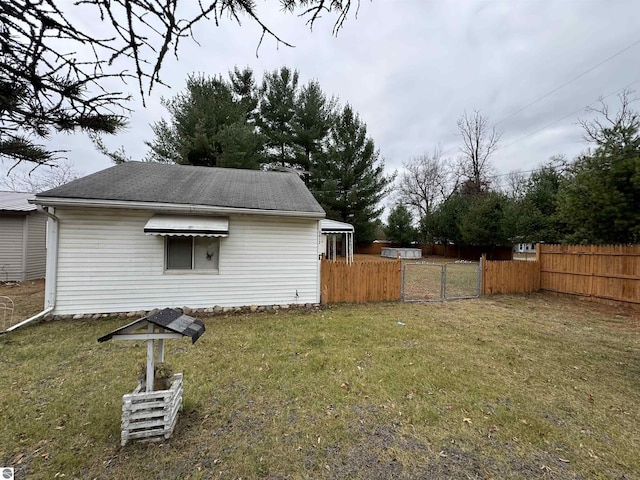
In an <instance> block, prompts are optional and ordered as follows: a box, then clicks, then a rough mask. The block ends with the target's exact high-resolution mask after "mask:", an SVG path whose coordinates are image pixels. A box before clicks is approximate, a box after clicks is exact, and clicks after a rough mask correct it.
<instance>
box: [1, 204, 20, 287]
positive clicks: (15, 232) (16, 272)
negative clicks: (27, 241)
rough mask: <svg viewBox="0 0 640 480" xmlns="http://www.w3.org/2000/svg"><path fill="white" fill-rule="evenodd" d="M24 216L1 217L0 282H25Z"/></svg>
mask: <svg viewBox="0 0 640 480" xmlns="http://www.w3.org/2000/svg"><path fill="white" fill-rule="evenodd" d="M23 244H24V216H23V215H16V216H13V215H11V216H2V217H0V282H5V281H9V282H21V281H22V280H24V261H23V256H22V252H23Z"/></svg>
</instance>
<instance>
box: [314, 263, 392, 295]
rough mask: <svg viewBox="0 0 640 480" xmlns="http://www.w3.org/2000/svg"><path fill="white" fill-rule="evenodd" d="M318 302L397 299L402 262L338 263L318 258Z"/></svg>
mask: <svg viewBox="0 0 640 480" xmlns="http://www.w3.org/2000/svg"><path fill="white" fill-rule="evenodd" d="M320 275H321V276H320V285H321V286H320V289H321V290H320V301H321V302H322V303H335V302H357V303H363V302H381V301H394V300H400V293H401V286H402V264H401V262H400V260H396V261H395V262H354V263H352V264H349V265H347V264H346V263H342V262H331V261H329V260H322V262H321V271H320Z"/></svg>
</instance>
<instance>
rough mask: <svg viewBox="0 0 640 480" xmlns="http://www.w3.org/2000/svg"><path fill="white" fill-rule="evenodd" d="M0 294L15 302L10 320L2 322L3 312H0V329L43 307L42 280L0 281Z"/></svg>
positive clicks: (31, 314) (25, 317)
mask: <svg viewBox="0 0 640 480" xmlns="http://www.w3.org/2000/svg"><path fill="white" fill-rule="evenodd" d="M0 295H1V296H7V297H9V298H11V299H12V300H13V302H14V304H15V311H14V312H13V319H12V321H10V322H9V321H7V322H6V323H3V319H4V317H3V313H2V312H0V331H2V330H5V329H7V328H9V327H10V326H11V325H15V324H16V323H19V322H21V321H22V320H25V319H27V318H29V317H31V316H33V315H35V314H36V313H39V312H41V311H42V310H43V309H44V280H33V281H29V282H22V283H14V282H11V283H0Z"/></svg>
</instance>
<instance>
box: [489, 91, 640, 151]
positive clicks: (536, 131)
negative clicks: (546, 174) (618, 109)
mask: <svg viewBox="0 0 640 480" xmlns="http://www.w3.org/2000/svg"><path fill="white" fill-rule="evenodd" d="M638 82H640V78H638V79H637V80H634V81H633V82H631V83H629V84H628V85H626V86H624V87H622V88H621V89H619V90H616V91H615V92H611V93H609V94H608V95H605V96H604V97H600V100H604V99H605V98H609V97H610V96H612V95H615V94H617V93H621V92H623V91H624V90H626V89H627V88H629V87H630V86H631V85H633V84H635V83H638ZM594 103H596V102H591V103H589V104H587V105H585V106H583V107H581V108H579V109H578V110H576V111H574V112H571V113H569V114H567V115H565V116H563V117H560V118H558V119H557V120H554V121H553V122H551V123H548V124H547V125H545V126H544V127H541V128H539V129H537V130H534V131H533V132H529V133H527V134H526V135H524V136H523V137H520V138H518V139H517V140H514V141H513V142H511V143H508V144H507V145H505V146H504V147H501V148H500V150H502V149H505V148H509V147H510V146H512V145H514V144H516V143H518V142H521V141H522V140H525V139H527V138H529V137H531V136H533V135H535V134H536V133H540V132H541V131H543V130H546V129H547V128H549V127H551V126H553V125H555V124H556V123H558V122H561V121H562V120H564V119H566V118H569V117H572V116H574V115H577V114H579V113H580V112H582V111H584V110H585V109H587V108H589V107H590V106H591V105H593V104H594Z"/></svg>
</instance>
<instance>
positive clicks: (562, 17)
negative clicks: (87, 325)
mask: <svg viewBox="0 0 640 480" xmlns="http://www.w3.org/2000/svg"><path fill="white" fill-rule="evenodd" d="M271 5H272V4H271V3H269V4H268V5H267V4H259V7H260V12H261V15H262V18H263V19H264V20H265V22H266V23H267V24H268V25H269V26H270V27H271V28H273V30H274V31H275V32H277V33H278V34H279V35H280V36H281V37H282V38H283V39H284V40H286V41H290V42H291V43H293V44H295V48H288V47H285V46H282V45H280V46H277V45H276V42H274V41H273V39H270V38H265V41H264V42H263V44H262V46H261V47H260V50H259V56H258V57H257V58H256V47H257V45H258V41H259V38H260V30H259V28H258V27H257V26H256V25H255V24H253V23H252V22H251V21H250V20H249V19H244V20H243V24H242V26H237V25H235V24H233V23H232V22H231V21H229V20H228V19H226V18H223V19H222V20H221V23H220V26H219V27H215V25H214V24H213V23H212V22H209V23H206V24H205V23H201V24H199V25H198V26H197V27H196V29H195V31H194V34H195V37H196V39H197V40H198V42H199V43H200V46H198V45H197V44H195V43H193V42H191V41H190V40H188V39H186V40H183V43H182V46H181V50H180V58H179V60H176V59H174V58H173V57H168V58H167V61H166V63H165V65H164V69H163V71H162V77H163V79H164V80H165V82H166V83H168V84H169V85H171V87H172V88H171V89H167V88H164V87H161V86H157V87H156V88H155V90H154V91H153V92H152V94H151V95H150V96H149V97H148V98H147V107H146V108H143V107H142V104H141V102H140V100H139V99H138V98H137V97H136V100H135V101H134V102H133V103H132V104H131V108H132V109H133V113H132V115H131V121H130V127H129V129H128V130H127V131H126V132H124V133H122V134H121V135H119V136H117V137H115V138H109V139H107V143H108V145H109V146H111V147H113V148H117V147H119V146H120V145H123V146H124V147H125V149H126V150H127V152H128V153H129V154H130V155H131V156H132V157H133V158H136V159H139V158H142V157H143V156H144V154H145V153H146V147H145V146H144V144H143V140H147V139H150V138H151V135H152V133H151V129H150V127H149V124H150V123H152V122H153V121H156V120H158V119H159V118H160V117H161V116H162V115H165V111H164V109H163V108H162V107H161V105H160V97H161V96H165V97H169V96H171V95H173V94H175V93H177V92H179V91H180V90H181V89H182V88H183V87H184V84H185V80H186V77H187V76H188V74H190V73H192V72H203V73H205V74H209V75H216V74H222V75H226V72H227V71H228V70H229V69H231V68H233V66H234V65H238V66H241V67H243V66H247V65H248V66H250V67H251V68H252V69H253V70H254V72H255V73H256V75H257V77H258V78H260V77H261V76H262V73H263V71H265V70H273V69H276V68H278V67H280V66H283V65H287V66H289V67H291V68H295V69H298V70H299V71H300V76H301V81H302V82H303V83H304V82H306V81H308V80H310V79H312V78H315V79H317V80H318V81H319V82H320V84H321V86H322V87H323V89H324V90H325V92H326V93H327V94H329V95H332V94H333V95H336V96H338V97H339V99H340V101H341V102H343V103H346V102H348V103H350V104H351V105H353V107H354V108H355V110H356V111H357V112H358V113H359V114H360V116H361V118H362V119H363V120H364V121H365V122H366V123H367V126H368V130H369V134H370V136H371V137H372V138H373V139H374V141H375V142H376V145H377V147H378V148H379V149H380V151H381V154H382V156H383V157H384V158H385V159H386V165H387V168H388V169H389V171H392V170H394V169H396V168H399V167H400V166H401V164H402V162H405V161H407V160H408V159H410V158H411V157H413V156H416V155H420V154H422V153H424V152H428V151H431V150H433V148H434V147H435V146H436V145H438V144H441V145H442V147H443V149H445V150H447V149H452V148H453V149H454V151H453V152H452V155H455V154H457V152H456V151H455V147H456V145H457V141H458V139H457V135H456V134H457V131H456V120H457V118H458V117H459V116H460V115H461V114H462V113H463V112H464V111H465V110H467V111H471V110H473V109H480V110H481V111H482V113H483V114H485V115H488V116H489V119H490V121H492V122H498V121H499V120H501V119H503V118H505V117H508V116H510V115H511V114H513V113H514V112H516V111H517V110H519V109H521V108H523V107H524V106H526V105H528V104H530V103H531V102H533V101H534V100H536V99H538V98H540V97H541V96H542V95H544V94H545V93H547V92H549V91H550V90H552V89H554V88H556V87H558V86H559V85H562V84H563V83H565V82H567V81H568V80H570V79H572V78H573V77H575V76H577V75H579V74H580V73H582V72H584V71H586V70H587V69H589V68H591V67H593V66H594V65H595V64H597V63H598V62H600V61H602V60H604V59H605V58H607V57H609V56H611V55H613V54H614V53H616V52H618V51H620V50H621V49H623V48H624V47H626V46H628V45H630V44H632V43H633V42H634V41H637V40H638V39H639V38H638V34H637V28H636V24H635V22H631V21H630V19H636V18H638V16H639V15H640V4H639V3H638V2H637V1H636V0H620V1H616V2H610V1H608V0H583V1H580V2H575V1H560V0H557V1H552V0H547V1H542V0H536V1H534V0H530V1H520V2H509V1H504V0H495V1H493V0H491V1H467V0H456V1H454V0H448V1H425V0H403V1H390V0H373V1H372V2H367V1H363V2H361V5H360V11H359V12H358V18H357V19H356V18H354V15H355V11H353V12H352V13H351V14H350V17H349V19H348V20H347V21H346V22H345V24H344V28H343V29H342V30H341V31H340V32H339V34H338V36H337V37H333V36H331V29H332V27H333V18H330V17H327V18H323V19H321V20H320V21H319V22H318V23H317V24H316V25H315V27H314V29H313V31H312V32H311V31H309V29H308V27H306V26H305V25H304V21H303V19H300V18H298V17H296V16H294V15H290V14H283V13H282V12H280V11H279V9H278V8H274V7H272V6H271ZM74 18H78V19H82V21H83V22H85V23H86V24H87V25H89V26H90V27H91V26H92V25H93V24H92V23H91V22H92V20H91V19H87V18H85V17H83V16H78V17H74ZM639 54H640V45H638V46H636V47H634V48H632V49H630V50H628V51H627V52H624V53H623V54H620V55H619V56H618V57H616V58H615V59H613V60H611V61H609V62H607V63H605V64H604V65H602V66H601V67H599V68H597V69H595V70H594V71H592V72H590V73H588V74H586V75H584V76H583V77H582V78H580V79H579V80H576V81H575V82H572V83H571V84H570V85H567V86H566V87H564V88H562V89H560V90H559V91H557V92H555V93H554V94H552V95H550V96H549V97H548V98H545V99H544V100H541V101H539V102H537V103H536V104H535V105H532V106H530V107H528V108H526V109H524V110H523V111H522V112H520V113H518V114H516V115H513V116H512V117H510V118H509V119H508V120H506V121H504V122H502V123H500V124H499V125H498V127H499V128H500V129H501V130H503V132H504V136H503V145H505V146H506V145H507V144H509V143H512V142H516V141H517V143H514V144H513V145H511V146H509V147H508V148H503V149H502V150H500V151H498V152H497V153H496V155H495V157H494V164H495V167H496V169H497V170H498V171H499V172H501V173H504V172H507V171H509V170H513V169H523V170H528V169H531V168H534V167H536V166H538V165H540V164H542V163H544V162H545V161H547V159H548V157H549V156H551V155H553V154H557V153H564V154H566V155H567V156H568V157H569V158H571V157H573V156H574V155H576V154H577V153H579V152H580V151H582V150H584V149H585V147H586V146H585V145H584V144H583V143H582V142H581V132H580V129H579V127H578V126H577V125H576V121H577V115H576V116H575V117H571V118H567V119H566V120H563V121H561V122H558V123H556V124H554V125H553V126H552V127H550V128H549V129H548V130H543V131H541V132H539V133H538V134H535V135H530V136H528V137H526V138H525V139H524V140H519V139H520V138H522V137H525V136H526V135H529V134H530V133H531V132H534V131H535V130H538V129H540V128H541V127H544V126H545V125H548V124H550V123H551V122H554V121H555V120H557V119H559V118H561V117H563V116H565V115H567V114H569V113H571V112H575V111H577V110H580V109H581V108H583V107H584V106H585V105H587V104H589V103H591V102H593V101H595V100H596V99H597V97H598V96H600V95H606V94H609V93H611V92H613V91H616V90H617V89H619V88H622V87H623V86H625V85H627V84H629V83H631V82H633V81H634V80H640V70H638V67H637V65H638V62H637V58H638V55H639ZM638 84H640V83H638ZM116 86H117V87H118V88H122V85H116ZM125 88H127V89H128V90H129V91H131V93H133V94H136V92H137V85H135V84H133V83H130V84H129V85H127V86H125ZM51 145H52V146H53V147H55V148H66V149H68V150H69V153H68V156H69V158H70V159H71V161H72V162H74V164H76V165H77V168H78V170H83V171H85V172H92V171H96V170H99V169H102V168H105V167H107V166H109V165H110V163H109V161H108V159H106V158H105V157H102V156H101V155H100V154H98V153H97V152H96V151H95V150H94V149H93V146H92V145H91V143H90V142H89V141H88V140H87V139H86V138H85V137H84V136H83V135H81V134H78V135H74V136H58V137H56V138H54V139H53V140H52V141H51Z"/></svg>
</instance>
